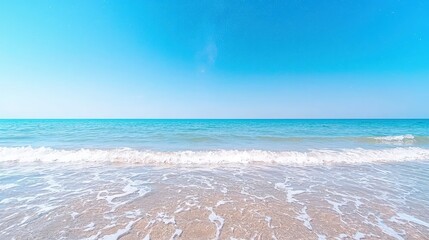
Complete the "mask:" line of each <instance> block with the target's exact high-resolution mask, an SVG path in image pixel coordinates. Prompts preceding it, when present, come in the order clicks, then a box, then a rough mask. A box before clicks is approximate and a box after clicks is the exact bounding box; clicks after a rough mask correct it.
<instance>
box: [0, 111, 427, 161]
mask: <svg viewBox="0 0 429 240" xmlns="http://www.w3.org/2000/svg"><path fill="white" fill-rule="evenodd" d="M428 149H429V120H0V157H1V158H0V161H27V162H28V161H30V162H31V161H60V162H61V161H70V162H75V161H88V162H90V161H107V162H109V161H119V162H120V161H124V162H141V163H145V162H151V163H162V162H168V163H170V164H176V163H182V164H185V163H191V164H196V163H197V164H199V163H200V164H206V163H216V162H223V163H243V162H254V161H257V162H277V163H287V164H302V163H306V164H309V163H313V162H314V163H315V164H318V163H320V162H345V163H347V162H352V163H358V162H368V161H390V160H392V161H404V160H410V159H411V160H413V159H414V160H422V159H428V158H429V150H428Z"/></svg>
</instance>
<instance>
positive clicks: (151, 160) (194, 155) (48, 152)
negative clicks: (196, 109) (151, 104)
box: [0, 147, 429, 165]
mask: <svg viewBox="0 0 429 240" xmlns="http://www.w3.org/2000/svg"><path fill="white" fill-rule="evenodd" d="M410 160H429V149H425V148H418V147H396V148H386V149H377V150H373V149H362V148H354V149H342V150H310V151H306V152H298V151H279V152H276V151H263V150H216V151H174V152H161V151H140V150H135V149H130V148H120V149H110V150H102V149H80V150H59V149H52V148H47V147H40V148H33V147H0V161H2V162H5V161H19V162H37V161H41V162H120V163H143V164H173V165H175V164H184V165H186V164H192V165H193V164H224V163H226V164H246V163H258V162H259V163H277V164H290V165H324V164H335V163H349V164H353V163H366V162H390V161H410Z"/></svg>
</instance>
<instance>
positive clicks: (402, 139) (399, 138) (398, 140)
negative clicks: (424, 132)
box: [370, 134, 416, 144]
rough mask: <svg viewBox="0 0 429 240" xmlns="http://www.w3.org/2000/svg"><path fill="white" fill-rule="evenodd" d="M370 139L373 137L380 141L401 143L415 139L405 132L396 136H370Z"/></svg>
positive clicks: (411, 141)
mask: <svg viewBox="0 0 429 240" xmlns="http://www.w3.org/2000/svg"><path fill="white" fill-rule="evenodd" d="M370 139H373V140H375V141H377V142H380V143H387V144H389V143H391V144H402V143H413V142H414V141H415V140H416V137H414V136H413V135H411V134H405V135H396V136H383V137H370Z"/></svg>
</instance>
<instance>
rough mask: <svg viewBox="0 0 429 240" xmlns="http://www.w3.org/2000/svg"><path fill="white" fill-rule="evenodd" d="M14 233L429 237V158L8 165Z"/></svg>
mask: <svg viewBox="0 0 429 240" xmlns="http://www.w3.org/2000/svg"><path fill="white" fill-rule="evenodd" d="M0 170H1V173H0V180H1V181H0V183H1V184H0V209H1V211H0V219H1V220H0V235H1V236H2V237H4V238H5V239H13V238H15V239H119V238H120V239H377V238H382V239H427V238H428V237H427V236H429V217H428V216H429V207H428V206H429V191H428V190H429V176H428V175H427V172H428V170H429V163H428V162H407V163H394V164H364V165H336V166H312V167H309V166H307V167H296V166H295V167H293V166H278V165H276V166H273V165H271V166H262V165H260V166H228V167H210V168H190V167H183V168H181V167H165V168H161V167H148V166H139V165H128V166H124V165H108V166H97V165H93V166H91V167H88V166H76V165H65V164H41V165H37V166H36V165H23V164H18V163H15V164H14V163H8V164H2V165H1V166H0Z"/></svg>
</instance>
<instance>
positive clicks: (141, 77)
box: [0, 0, 429, 118]
mask: <svg viewBox="0 0 429 240" xmlns="http://www.w3.org/2000/svg"><path fill="white" fill-rule="evenodd" d="M428 11H429V1H427V0H408V1H399V0H378V1H374V0H360V1H356V0H330V1H313V0H283V1H280V0H264V1H262V0H253V1H252V0H237V1H235V0H212V1H209V0H199V1H189V0H183V1H171V0H170V1H166V0H157V1H129V0H121V1H108V0H105V1H99V0H92V1H86V0H69V1H67V0H63V1H57V0H52V1H42V0H34V1H21V0H13V1H12V0H3V1H0V118H429V107H428V106H429V105H428V104H429V14H427V13H428Z"/></svg>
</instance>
